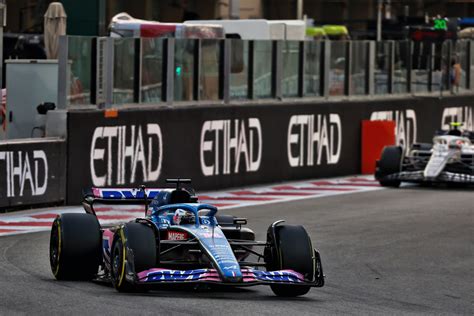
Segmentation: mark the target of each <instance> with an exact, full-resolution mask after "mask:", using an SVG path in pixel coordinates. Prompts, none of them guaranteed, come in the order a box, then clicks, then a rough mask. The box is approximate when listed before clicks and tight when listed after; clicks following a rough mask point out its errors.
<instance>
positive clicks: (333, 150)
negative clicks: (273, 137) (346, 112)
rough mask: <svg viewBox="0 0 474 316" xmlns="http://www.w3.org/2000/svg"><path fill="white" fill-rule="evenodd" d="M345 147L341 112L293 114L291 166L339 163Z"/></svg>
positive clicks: (290, 141) (288, 149) (289, 128)
mask: <svg viewBox="0 0 474 316" xmlns="http://www.w3.org/2000/svg"><path fill="white" fill-rule="evenodd" d="M341 148H342V124H341V118H340V116H339V114H318V115H293V116H292V117H291V118H290V122H289V124H288V140H287V153H288V162H289V164H290V166H291V167H303V166H313V165H321V164H323V163H326V164H329V165H331V164H337V163H338V162H339V159H340V157H341Z"/></svg>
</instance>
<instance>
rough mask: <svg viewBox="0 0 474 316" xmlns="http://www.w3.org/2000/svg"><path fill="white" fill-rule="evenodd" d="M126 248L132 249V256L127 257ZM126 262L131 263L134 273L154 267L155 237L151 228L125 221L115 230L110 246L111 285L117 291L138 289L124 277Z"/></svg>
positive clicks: (126, 270)
mask: <svg viewBox="0 0 474 316" xmlns="http://www.w3.org/2000/svg"><path fill="white" fill-rule="evenodd" d="M127 248H128V249H130V250H131V251H132V253H133V258H129V257H127V256H128V255H129V253H128V251H127ZM132 259H133V261H132ZM127 262H128V264H133V269H134V272H135V273H138V272H142V271H145V270H148V269H151V268H153V267H155V265H156V239H155V233H154V231H153V229H152V228H150V227H148V226H146V225H144V224H140V223H127V224H125V225H124V226H123V227H122V228H120V229H119V230H118V231H117V232H116V234H115V238H114V243H113V246H112V263H111V268H112V271H111V274H112V282H113V285H114V287H115V288H116V289H117V290H118V291H119V292H133V291H136V290H138V288H137V287H136V286H135V285H134V283H133V282H131V281H129V280H128V279H127V277H126V276H127V272H128V269H129V268H130V266H127ZM142 289H143V288H142Z"/></svg>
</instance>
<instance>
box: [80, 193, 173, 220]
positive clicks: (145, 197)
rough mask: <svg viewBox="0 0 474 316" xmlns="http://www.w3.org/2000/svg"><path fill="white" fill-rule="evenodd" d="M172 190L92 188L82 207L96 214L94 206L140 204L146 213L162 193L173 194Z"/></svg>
mask: <svg viewBox="0 0 474 316" xmlns="http://www.w3.org/2000/svg"><path fill="white" fill-rule="evenodd" d="M174 190H175V189H170V188H144V187H142V188H90V189H89V190H87V191H85V192H84V196H83V201H82V206H83V207H84V209H85V211H86V212H87V213H90V214H93V215H96V214H95V211H94V204H96V203H100V204H138V205H143V206H144V212H145V210H146V209H147V207H148V204H150V202H151V201H152V200H153V199H154V198H155V197H156V196H157V195H158V194H159V193H160V192H172V191H174Z"/></svg>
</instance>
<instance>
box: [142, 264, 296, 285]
mask: <svg viewBox="0 0 474 316" xmlns="http://www.w3.org/2000/svg"><path fill="white" fill-rule="evenodd" d="M240 272H241V274H242V282H259V281H260V282H281V283H302V282H304V277H303V275H302V274H301V273H298V272H296V271H293V270H279V271H260V270H254V269H242V270H240ZM138 279H139V282H145V283H146V282H193V281H194V282H196V281H201V282H206V281H208V282H209V281H211V282H223V280H222V278H221V277H220V275H219V273H218V272H217V270H215V269H196V270H168V269H160V268H155V269H151V270H146V271H143V272H140V273H138Z"/></svg>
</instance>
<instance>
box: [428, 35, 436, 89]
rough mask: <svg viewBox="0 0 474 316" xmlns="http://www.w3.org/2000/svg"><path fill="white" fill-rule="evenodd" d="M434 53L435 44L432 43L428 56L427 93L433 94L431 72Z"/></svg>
mask: <svg viewBox="0 0 474 316" xmlns="http://www.w3.org/2000/svg"><path fill="white" fill-rule="evenodd" d="M435 53H436V44H435V43H432V44H431V46H430V55H429V57H428V91H429V92H433V70H434V56H435Z"/></svg>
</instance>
